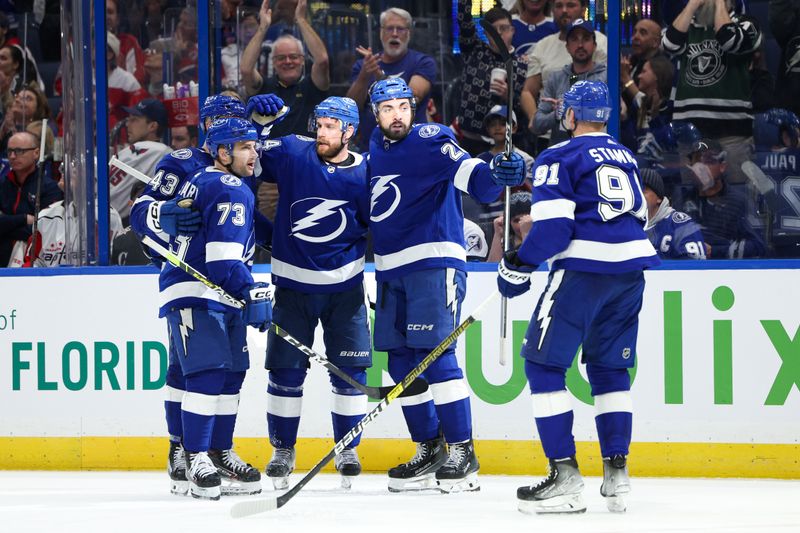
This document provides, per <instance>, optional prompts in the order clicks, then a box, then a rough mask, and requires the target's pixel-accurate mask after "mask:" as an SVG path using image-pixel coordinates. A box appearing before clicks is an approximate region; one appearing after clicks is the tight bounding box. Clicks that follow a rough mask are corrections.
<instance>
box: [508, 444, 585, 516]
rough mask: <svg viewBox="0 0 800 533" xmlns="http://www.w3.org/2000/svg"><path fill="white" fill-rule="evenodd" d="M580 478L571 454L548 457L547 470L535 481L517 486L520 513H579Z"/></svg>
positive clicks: (580, 505)
mask: <svg viewBox="0 0 800 533" xmlns="http://www.w3.org/2000/svg"><path fill="white" fill-rule="evenodd" d="M582 492H583V478H582V477H581V473H580V471H579V470H578V462H577V461H576V460H575V458H574V457H569V458H567V459H550V474H549V475H548V476H547V477H546V478H544V479H543V480H542V481H540V482H539V483H538V484H536V485H531V486H528V487H520V488H518V489H517V499H518V500H519V507H518V508H519V510H520V511H521V512H523V513H527V514H532V513H538V514H542V513H583V512H585V511H586V504H585V503H584V502H583V496H582V495H581V493H582Z"/></svg>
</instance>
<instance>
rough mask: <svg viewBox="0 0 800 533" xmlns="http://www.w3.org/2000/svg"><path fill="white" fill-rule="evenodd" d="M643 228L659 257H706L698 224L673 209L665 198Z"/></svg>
mask: <svg viewBox="0 0 800 533" xmlns="http://www.w3.org/2000/svg"><path fill="white" fill-rule="evenodd" d="M645 230H646V232H647V237H648V238H649V239H650V242H651V243H652V244H653V247H655V249H656V251H657V252H658V257H660V258H661V259H705V258H706V249H705V245H704V243H703V232H702V230H701V228H700V224H698V223H697V222H695V221H694V220H692V217H690V216H689V215H687V214H686V213H683V212H681V211H676V210H675V209H673V208H672V207H671V206H670V205H669V201H668V200H667V199H666V198H664V200H663V203H662V204H661V207H660V208H659V209H658V212H656V214H655V216H654V217H653V218H652V219H651V220H648V221H647V226H646V227H645Z"/></svg>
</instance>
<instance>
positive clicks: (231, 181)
mask: <svg viewBox="0 0 800 533" xmlns="http://www.w3.org/2000/svg"><path fill="white" fill-rule="evenodd" d="M219 179H220V181H222V183H224V184H225V185H230V186H231V187H238V186H240V185H241V184H242V180H240V179H239V178H237V177H236V176H231V175H230V174H223V175H222V177H220V178H219Z"/></svg>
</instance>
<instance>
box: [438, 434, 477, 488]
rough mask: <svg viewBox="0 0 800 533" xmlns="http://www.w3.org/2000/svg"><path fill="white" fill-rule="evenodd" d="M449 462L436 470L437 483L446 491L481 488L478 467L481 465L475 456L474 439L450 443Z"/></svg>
mask: <svg viewBox="0 0 800 533" xmlns="http://www.w3.org/2000/svg"><path fill="white" fill-rule="evenodd" d="M449 448H450V455H449V456H448V458H447V462H446V463H445V464H444V465H442V467H441V468H439V470H437V471H436V484H437V485H438V487H439V490H441V491H442V492H444V493H450V492H471V491H478V490H481V486H480V484H479V483H478V469H479V468H480V467H481V465H480V464H479V463H478V458H477V457H475V446H474V445H473V444H472V439H470V440H468V441H467V442H456V443H454V444H450V445H449Z"/></svg>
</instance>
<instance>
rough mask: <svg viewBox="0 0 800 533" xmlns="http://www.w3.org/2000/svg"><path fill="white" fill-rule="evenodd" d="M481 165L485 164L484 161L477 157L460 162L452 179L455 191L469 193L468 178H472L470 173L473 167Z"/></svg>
mask: <svg viewBox="0 0 800 533" xmlns="http://www.w3.org/2000/svg"><path fill="white" fill-rule="evenodd" d="M481 163H485V161H483V160H482V159H478V158H477V157H471V158H469V159H465V160H464V161H462V162H461V165H459V167H458V170H457V171H456V175H455V177H454V178H453V184H454V185H455V186H456V189H458V190H459V191H464V192H465V193H469V178H470V176H472V171H473V170H474V169H475V167H477V166H478V165H479V164H481Z"/></svg>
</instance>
